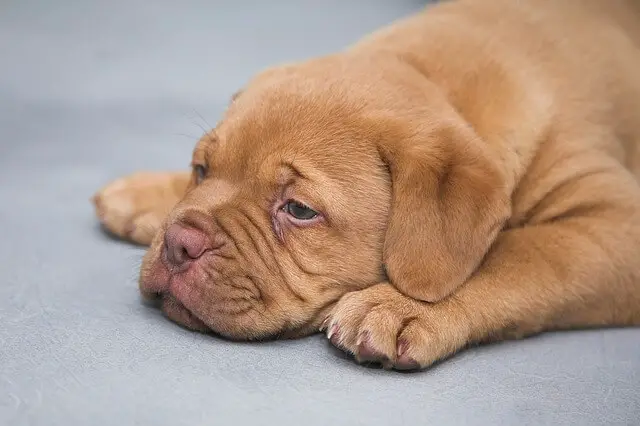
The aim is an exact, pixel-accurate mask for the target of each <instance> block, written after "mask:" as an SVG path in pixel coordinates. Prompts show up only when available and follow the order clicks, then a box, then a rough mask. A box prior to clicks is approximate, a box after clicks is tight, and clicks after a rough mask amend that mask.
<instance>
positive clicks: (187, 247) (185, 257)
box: [164, 223, 209, 266]
mask: <svg viewBox="0 0 640 426" xmlns="http://www.w3.org/2000/svg"><path fill="white" fill-rule="evenodd" d="M164 244H165V249H166V251H167V260H168V261H169V263H170V264H171V265H173V266H181V265H183V264H185V263H186V262H188V261H190V260H195V259H198V258H199V257H200V256H202V253H204V252H205V251H207V250H208V249H209V242H208V238H207V236H206V235H205V233H204V232H202V231H200V230H198V229H194V228H185V227H184V226H182V225H179V224H177V223H176V224H173V225H171V226H170V227H169V229H167V232H165V234H164Z"/></svg>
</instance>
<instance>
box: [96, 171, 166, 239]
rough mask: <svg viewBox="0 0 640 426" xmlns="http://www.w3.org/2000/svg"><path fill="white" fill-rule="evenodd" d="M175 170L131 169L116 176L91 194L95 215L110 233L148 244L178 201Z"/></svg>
mask: <svg viewBox="0 0 640 426" xmlns="http://www.w3.org/2000/svg"><path fill="white" fill-rule="evenodd" d="M175 184H176V182H175V174H173V173H162V172H158V173H153V172H141V173H135V174H132V175H130V176H126V177H123V178H120V179H117V180H115V181H113V182H111V183H109V184H108V185H106V186H105V187H104V188H102V189H101V190H99V191H98V192H97V193H96V194H95V195H94V196H93V198H92V202H93V204H94V207H95V209H96V215H97V216H98V219H99V220H100V222H101V223H102V225H103V226H104V227H105V228H106V229H107V230H108V231H109V232H111V233H113V234H114V235H116V236H118V237H120V238H124V239H126V240H130V241H133V242H135V243H138V244H144V245H149V244H150V243H151V240H152V239H153V237H154V235H155V234H156V231H157V230H158V229H159V228H160V226H161V224H162V222H163V220H164V219H165V217H166V216H167V215H168V214H169V212H170V211H171V208H173V206H174V205H175V204H176V203H177V202H178V200H179V197H178V195H177V194H176V188H175V186H176V185H175Z"/></svg>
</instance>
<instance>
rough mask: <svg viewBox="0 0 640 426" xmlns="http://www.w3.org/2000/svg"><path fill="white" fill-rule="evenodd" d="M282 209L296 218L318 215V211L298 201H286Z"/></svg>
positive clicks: (302, 218) (309, 217) (304, 218)
mask: <svg viewBox="0 0 640 426" xmlns="http://www.w3.org/2000/svg"><path fill="white" fill-rule="evenodd" d="M283 210H284V211H285V212H287V213H288V214H290V215H291V216H293V217H294V218H296V219H298V220H311V219H314V218H316V217H317V216H318V212H317V211H315V210H313V209H312V208H311V207H309V206H306V205H304V204H302V203H300V202H298V201H294V200H291V201H288V202H287V204H285V205H284V207H283Z"/></svg>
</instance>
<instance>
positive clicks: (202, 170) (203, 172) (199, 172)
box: [193, 164, 207, 185]
mask: <svg viewBox="0 0 640 426" xmlns="http://www.w3.org/2000/svg"><path fill="white" fill-rule="evenodd" d="M193 172H194V173H195V175H196V185H199V184H200V183H201V182H202V181H203V180H204V178H205V177H206V176H207V168H206V167H205V166H203V165H202V164H194V166H193Z"/></svg>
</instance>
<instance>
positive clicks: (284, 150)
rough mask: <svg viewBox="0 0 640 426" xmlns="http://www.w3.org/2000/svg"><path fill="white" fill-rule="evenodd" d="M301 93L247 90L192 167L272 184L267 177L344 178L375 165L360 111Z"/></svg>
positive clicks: (329, 95)
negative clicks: (198, 163)
mask: <svg viewBox="0 0 640 426" xmlns="http://www.w3.org/2000/svg"><path fill="white" fill-rule="evenodd" d="M303 89H304V88H300V87H296V86H293V89H292V88H291V87H286V86H285V85H275V84H274V85H271V86H266V87H260V86H259V87H256V88H249V90H247V91H246V92H245V93H243V94H242V95H241V96H239V97H238V98H237V99H236V100H235V101H234V102H233V104H232V105H231V106H230V108H229V110H228V111H227V113H226V114H225V117H224V119H223V120H222V121H221V122H220V123H219V124H218V126H217V127H216V129H215V130H214V131H212V132H211V133H210V134H208V135H205V137H203V138H202V139H201V140H200V142H199V143H198V145H197V147H196V150H195V152H194V161H196V159H197V160H199V161H205V162H206V163H207V164H209V165H210V167H212V168H213V169H215V170H217V172H219V173H221V174H224V175H226V176H227V177H229V178H231V179H234V180H235V179H242V180H244V178H246V177H247V176H255V177H262V178H272V176H265V174H270V175H273V173H274V172H275V171H279V173H281V174H282V173H283V172H282V171H283V170H284V171H288V172H292V173H294V174H295V173H298V174H303V175H306V174H313V173H317V174H318V175H319V176H317V177H318V178H323V177H326V176H345V175H349V174H350V173H353V171H354V167H355V166H356V163H357V164H363V163H365V164H366V163H374V162H375V161H376V156H377V154H376V152H375V150H373V149H372V143H371V142H372V141H371V139H372V138H373V137H374V136H373V134H372V133H371V131H370V129H367V127H366V126H365V125H364V124H363V123H362V120H361V119H360V117H359V116H358V108H357V107H354V106H353V105H349V104H348V100H346V99H345V98H341V97H340V93H333V92H327V90H326V89H325V90H320V89H318V88H308V90H307V91H305V90H303ZM312 89H314V90H312ZM369 165H372V164H369ZM285 174H286V173H285ZM310 177H311V178H312V177H313V176H310Z"/></svg>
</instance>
